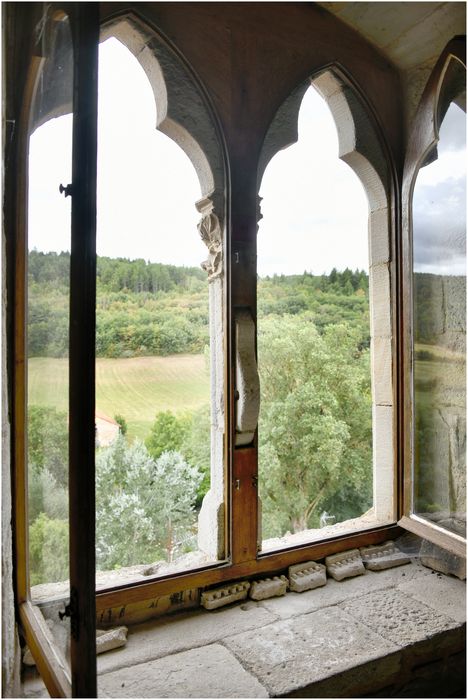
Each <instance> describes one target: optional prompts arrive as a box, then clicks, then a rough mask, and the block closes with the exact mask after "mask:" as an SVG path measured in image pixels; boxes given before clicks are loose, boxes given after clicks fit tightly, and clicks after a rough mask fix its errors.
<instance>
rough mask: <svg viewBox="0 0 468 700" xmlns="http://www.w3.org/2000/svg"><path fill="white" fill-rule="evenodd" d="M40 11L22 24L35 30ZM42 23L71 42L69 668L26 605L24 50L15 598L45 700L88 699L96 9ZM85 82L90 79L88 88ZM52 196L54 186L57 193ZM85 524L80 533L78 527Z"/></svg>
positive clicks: (28, 96) (67, 6) (32, 77)
mask: <svg viewBox="0 0 468 700" xmlns="http://www.w3.org/2000/svg"><path fill="white" fill-rule="evenodd" d="M42 7H43V4H42V3H38V4H37V6H36V8H35V10H34V11H32V12H31V14H30V15H28V18H29V20H30V22H31V37H33V36H34V31H33V27H37V26H38V23H42V22H43V19H44V18H43V17H42ZM47 12H48V13H50V16H53V17H54V18H56V19H58V20H60V19H61V18H64V17H67V18H68V20H69V23H70V31H71V36H72V42H73V73H74V78H73V170H72V185H73V190H72V213H71V249H72V255H71V258H72V260H73V261H72V262H71V267H70V318H71V320H72V321H73V323H70V354H69V358H70V359H69V364H70V377H69V379H70V386H69V396H70V399H69V404H70V421H69V423H70V430H69V478H70V484H69V523H70V528H69V529H70V591H71V600H72V601H73V604H72V605H71V606H70V618H71V627H72V630H73V632H72V635H71V639H70V656H71V660H70V668H67V667H66V666H65V665H64V664H63V662H62V660H61V658H60V654H57V652H56V649H55V641H54V639H53V637H52V635H51V633H50V631H49V629H48V627H47V625H46V624H45V621H44V618H43V617H42V615H41V612H40V610H39V608H38V607H37V606H35V605H33V603H32V601H31V591H30V580H29V526H28V517H27V510H28V474H27V456H26V454H27V418H26V416H27V334H26V323H27V311H26V309H27V194H28V179H27V178H28V166H27V159H28V152H29V135H30V134H29V125H30V114H31V109H32V106H33V100H34V95H35V88H36V84H37V78H38V76H39V74H40V69H41V66H42V63H43V60H42V57H41V56H39V55H36V49H34V47H33V46H32V45H31V47H30V62H29V68H28V72H27V78H26V81H25V85H24V90H23V94H22V102H21V114H20V120H19V121H20V124H19V130H18V131H19V137H18V141H17V146H16V163H17V178H16V182H17V186H16V192H15V200H16V201H15V210H16V220H15V222H14V226H15V262H14V356H15V372H14V388H15V390H14V398H13V430H14V435H15V439H14V440H13V465H14V469H13V492H14V517H13V524H14V561H15V595H16V603H17V606H18V617H19V621H20V624H21V629H22V632H23V635H24V638H25V640H26V642H27V644H28V646H29V648H30V650H31V652H32V654H33V656H34V659H35V662H36V665H37V668H38V670H39V672H40V674H41V676H42V678H43V680H44V682H45V683H46V685H47V688H48V690H49V693H50V694H51V696H52V697H96V694H97V686H96V632H95V630H96V624H95V620H96V613H95V609H96V608H95V590H94V588H95V586H94V581H95V543H94V522H95V516H94V511H95V506H94V503H95V495H94V449H95V434H94V343H95V340H94V335H95V333H94V326H95V286H96V279H95V278H96V275H95V253H94V251H95V228H96V206H95V204H96V194H95V193H96V155H97V121H96V115H97V37H98V28H99V21H98V17H99V15H98V4H97V3H88V4H87V5H86V7H84V6H83V7H80V6H79V4H74V3H66V2H65V3H60V2H58V3H53V4H51V5H50V6H48V8H47ZM90 76H92V79H91V80H90ZM57 187H58V183H57ZM83 524H85V527H83Z"/></svg>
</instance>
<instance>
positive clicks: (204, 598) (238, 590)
mask: <svg viewBox="0 0 468 700" xmlns="http://www.w3.org/2000/svg"><path fill="white" fill-rule="evenodd" d="M249 588H250V583H249V582H248V581H241V582H240V583H232V584H231V585H229V586H223V587H222V588H213V589H211V590H210V591H205V592H204V593H202V594H201V601H200V602H201V605H202V606H203V607H204V608H206V609H207V610H215V609H216V608H221V607H222V606H223V605H229V603H234V602H235V601H237V600H244V599H245V598H247V593H248V590H249Z"/></svg>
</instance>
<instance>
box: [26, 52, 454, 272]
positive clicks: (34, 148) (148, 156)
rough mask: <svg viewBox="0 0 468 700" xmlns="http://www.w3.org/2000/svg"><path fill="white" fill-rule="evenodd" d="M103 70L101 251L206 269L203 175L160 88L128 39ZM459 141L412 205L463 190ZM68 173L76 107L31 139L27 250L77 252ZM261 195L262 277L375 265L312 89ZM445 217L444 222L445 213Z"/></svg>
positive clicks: (324, 111)
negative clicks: (175, 132)
mask: <svg viewBox="0 0 468 700" xmlns="http://www.w3.org/2000/svg"><path fill="white" fill-rule="evenodd" d="M99 76H100V77H99V125H98V126H99V130H98V138H99V141H98V144H99V145H98V193H97V194H98V200H97V201H98V220H97V247H98V254H100V255H107V256H110V257H128V258H132V259H133V258H139V257H140V258H144V259H146V260H152V261H158V262H164V263H171V264H175V265H199V264H200V262H201V261H202V260H204V259H205V258H206V248H205V246H204V244H203V243H202V242H201V241H200V239H199V235H198V232H197V228H196V226H197V222H198V220H199V214H198V212H197V211H196V209H195V206H194V204H195V202H196V201H197V199H199V198H200V196H201V191H200V186H199V183H198V178H197V176H196V173H195V170H194V168H193V166H192V164H191V163H190V161H189V159H188V157H187V156H186V155H185V154H184V153H183V151H182V150H181V149H180V148H179V147H178V146H177V145H176V144H174V143H173V142H172V141H171V140H170V139H169V138H167V137H166V136H164V134H161V133H160V132H158V131H157V130H156V129H155V124H156V113H155V104H154V99H153V94H152V90H151V88H150V85H149V82H148V80H147V78H146V76H145V74H144V72H143V70H142V68H141V67H140V66H139V64H138V62H137V60H136V59H135V58H134V57H133V56H132V55H131V54H130V52H129V51H128V50H127V49H126V48H125V47H123V46H122V44H120V43H119V42H118V41H117V40H115V39H109V40H107V41H106V42H104V43H103V44H101V47H100V54H99ZM450 119H451V117H450ZM460 146H461V144H460V143H459V142H454V143H451V145H450V147H449V149H448V151H447V153H448V156H447V157H448V158H449V159H451V160H450V163H449V162H448V161H447V162H446V161H445V160H444V161H443V163H446V164H445V165H444V164H442V166H441V167H442V169H441V170H439V171H437V174H436V175H432V174H431V173H430V172H429V168H433V166H428V167H427V168H425V169H424V170H425V171H427V172H429V175H428V176H426V174H425V175H424V177H422V176H420V178H418V188H417V190H418V199H417V201H415V211H417V212H421V213H422V214H424V213H425V212H426V213H427V212H428V211H429V210H428V208H427V207H426V201H427V200H429V201H430V200H431V199H433V198H434V193H435V190H434V189H431V188H437V193H438V196H439V195H440V192H441V191H442V188H443V187H445V188H447V191H448V190H450V194H447V197H448V199H447V197H446V199H447V202H449V201H452V200H451V199H450V197H452V198H453V197H454V196H456V197H458V198H459V197H461V196H462V194H461V192H459V191H458V189H457V190H456V194H454V190H453V185H454V183H453V182H452V180H451V179H450V178H455V180H456V187H457V188H460V187H461V180H460V175H461V171H462V169H463V166H462V158H464V155H463V154H462V151H461V150H460ZM441 155H442V152H441ZM444 157H445V155H444ZM440 162H442V158H441V159H440ZM437 164H439V161H437ZM439 167H440V164H439ZM70 181H71V116H70V115H69V116H66V117H60V118H58V119H53V120H51V121H50V122H48V123H46V124H45V125H44V126H42V127H40V128H39V129H37V131H36V132H35V133H34V134H33V135H32V136H31V140H30V210H29V211H30V216H29V245H30V248H33V247H36V248H37V249H38V250H44V251H49V250H55V251H60V250H69V248H70V231H69V221H70V198H67V199H65V198H64V197H63V196H62V195H59V193H58V185H59V183H63V184H66V183H68V182H70ZM260 195H261V196H262V197H263V201H262V214H263V219H262V220H261V222H260V228H259V234H258V270H259V273H260V274H261V275H266V274H273V273H285V274H292V273H301V272H303V271H304V270H305V269H306V270H308V271H311V272H313V273H315V274H320V273H322V272H329V271H330V270H331V268H332V267H337V268H338V269H344V268H345V267H351V268H353V269H354V268H367V266H368V242H367V210H368V205H367V198H366V195H365V193H364V190H363V187H362V185H361V184H360V182H359V180H358V178H357V177H356V176H355V175H354V173H353V172H352V171H351V169H350V168H349V167H348V166H347V165H346V164H345V163H342V162H341V161H340V160H339V159H338V141H337V134H336V129H335V126H334V123H333V119H332V117H331V115H330V112H329V110H328V107H327V106H326V104H325V103H324V101H323V100H322V99H321V98H320V96H319V95H318V94H317V93H316V92H315V90H313V88H311V89H309V90H308V91H307V93H306V95H305V97H304V100H303V103H302V107H301V110H300V114H299V140H298V143H297V144H295V145H293V146H291V147H290V148H288V149H286V150H284V151H281V152H280V153H278V154H277V155H276V156H275V157H274V158H273V159H272V161H271V162H270V164H269V165H268V167H267V169H266V171H265V175H264V177H263V182H262V186H261V190H260ZM457 201H458V200H457ZM441 216H442V220H443V221H445V222H447V220H448V217H449V214H448V213H447V211H445V213H444V214H443V215H441ZM431 217H432V214H431ZM457 218H459V216H458V217H457ZM426 219H428V222H427V224H424V225H423V224H421V228H420V230H421V231H422V230H424V231H425V232H426V233H425V234H424V235H425V236H426V239H424V236H423V237H422V238H421V241H423V240H427V243H428V246H429V247H430V245H431V244H432V243H434V244H435V238H434V237H435V235H436V234H437V232H438V231H440V227H439V226H438V224H437V221H436V220H435V219H434V218H432V219H431V222H430V223H429V217H426ZM436 219H437V217H436ZM431 226H432V228H431ZM446 230H447V231H448V227H447V228H446ZM421 235H422V234H421ZM450 235H451V234H450ZM452 238H453V236H452ZM451 240H452V239H451ZM457 240H458V239H457ZM424 245H425V243H424ZM444 246H445V244H444ZM452 247H453V246H452ZM459 247H460V246H459V245H458V247H457V245H455V249H456V250H457V251H458V252H457V254H456V256H455V257H454V254H451V257H450V259H449V258H447V265H448V266H450V265H451V264H452V262H456V265H457V269H458V265H459V264H460V263H461V258H460V255H459ZM421 264H422V263H421Z"/></svg>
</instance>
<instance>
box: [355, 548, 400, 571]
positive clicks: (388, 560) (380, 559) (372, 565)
mask: <svg viewBox="0 0 468 700" xmlns="http://www.w3.org/2000/svg"><path fill="white" fill-rule="evenodd" d="M359 551H360V552H361V557H362V561H363V563H364V566H365V567H366V569H370V570H371V571H382V570H383V569H391V568H392V567H394V566H403V565H404V564H409V563H410V562H411V559H410V558H409V557H408V556H407V555H406V554H405V553H404V552H400V550H399V549H398V547H397V546H396V545H395V543H394V542H392V540H388V542H384V544H375V545H371V546H370V547H361V549H360V550H359Z"/></svg>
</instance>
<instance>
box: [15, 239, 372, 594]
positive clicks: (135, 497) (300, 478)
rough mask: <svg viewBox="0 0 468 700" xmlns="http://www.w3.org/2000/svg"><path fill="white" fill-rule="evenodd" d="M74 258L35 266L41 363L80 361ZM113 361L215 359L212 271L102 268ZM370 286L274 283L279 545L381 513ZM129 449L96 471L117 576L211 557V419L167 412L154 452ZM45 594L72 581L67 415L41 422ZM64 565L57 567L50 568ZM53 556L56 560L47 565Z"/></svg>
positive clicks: (33, 536) (35, 555)
mask: <svg viewBox="0 0 468 700" xmlns="http://www.w3.org/2000/svg"><path fill="white" fill-rule="evenodd" d="M68 274H69V254H67V253H62V254H60V255H57V254H54V253H48V254H44V253H39V252H37V251H32V252H31V253H30V256H29V300H28V303H29V324H28V334H29V337H28V344H29V356H30V357H64V356H66V355H67V353H68V347H67V344H68V288H67V284H68ZM97 274H98V277H97V309H96V311H97V336H96V352H97V355H98V357H124V358H130V357H134V356H141V355H148V356H152V355H170V354H174V353H189V354H190V353H192V354H200V353H202V352H203V351H204V350H205V349H206V347H207V345H208V344H209V325H208V323H209V315H208V293H207V292H208V283H207V280H206V275H205V273H204V272H203V271H202V270H199V269H196V268H178V267H174V266H170V265H162V264H157V263H147V262H145V261H144V260H135V261H129V260H123V259H116V260H114V259H110V258H98V265H97ZM369 340H370V339H369V304H368V276H367V274H366V273H365V272H363V271H358V270H356V271H354V272H353V271H352V270H348V269H347V270H344V271H343V272H338V271H337V270H332V271H331V273H330V274H329V275H312V274H310V273H308V272H304V273H303V274H301V275H290V276H284V275H278V276H273V277H266V278H263V279H259V280H258V353H259V371H260V380H261V390H262V395H261V413H260V423H259V495H260V497H261V499H262V512H263V520H262V523H263V537H264V538H269V537H275V536H279V535H282V534H284V533H286V532H296V531H299V530H302V529H305V528H310V527H319V523H320V514H321V513H322V512H323V511H324V510H327V511H328V512H330V513H332V514H333V515H334V517H335V518H336V520H337V521H340V520H344V519H346V518H350V517H355V516H357V515H359V514H361V513H363V512H364V511H365V510H367V509H368V508H369V507H370V505H371V504H372V456H371V451H372V443H371V392H370V371H369ZM115 419H116V420H117V422H118V423H119V425H120V426H121V431H120V435H119V437H118V439H117V440H116V441H115V442H114V443H113V444H112V445H111V446H110V447H106V448H100V449H98V451H97V457H96V472H97V483H96V504H97V512H96V514H97V532H96V538H97V563H98V567H99V568H100V569H101V570H104V569H112V568H116V567H120V566H127V565H131V564H137V563H149V562H154V561H156V560H161V559H163V560H164V559H165V560H167V561H171V560H172V559H173V558H174V556H177V555H178V554H180V553H184V552H186V551H190V550H193V549H196V518H197V512H198V510H199V508H200V506H201V502H202V500H203V496H204V495H205V493H206V492H207V490H208V488H209V472H210V406H209V405H205V406H203V407H201V408H200V409H198V410H196V411H192V412H183V413H178V414H174V413H171V412H170V411H163V412H161V413H159V414H157V415H156V416H155V420H154V423H153V425H152V427H151V430H150V432H149V434H148V435H147V437H146V439H145V441H144V442H140V441H137V440H135V441H133V442H132V441H129V440H128V438H127V437H126V435H125V432H126V428H127V421H126V416H125V415H118V416H115ZM28 439H29V464H30V494H29V497H30V512H29V518H30V549H31V571H32V582H33V584H34V583H40V582H42V581H50V580H59V579H60V578H66V576H67V568H66V562H67V556H68V555H67V552H68V536H67V528H68V526H67V521H66V517H67V515H66V513H67V483H66V472H67V466H66V465H67V415H66V413H65V412H60V411H57V410H56V409H54V408H52V407H37V406H30V407H29V435H28ZM52 551H53V552H54V556H53V557H51V556H50V552H52ZM45 553H47V555H46V554H45Z"/></svg>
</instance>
